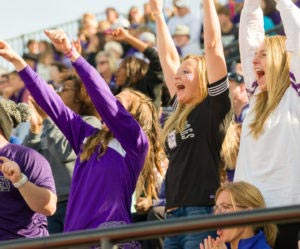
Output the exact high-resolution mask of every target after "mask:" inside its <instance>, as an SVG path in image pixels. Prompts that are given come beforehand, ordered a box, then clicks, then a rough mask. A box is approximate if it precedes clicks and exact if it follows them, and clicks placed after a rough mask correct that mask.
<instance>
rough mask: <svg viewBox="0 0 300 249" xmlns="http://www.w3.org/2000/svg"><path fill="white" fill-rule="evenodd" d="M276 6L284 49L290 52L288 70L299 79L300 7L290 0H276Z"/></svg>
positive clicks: (297, 80)
mask: <svg viewBox="0 0 300 249" xmlns="http://www.w3.org/2000/svg"><path fill="white" fill-rule="evenodd" d="M276 8H277V9H278V10H279V12H280V16H281V19H282V23H283V27H284V31H285V34H286V38H287V40H286V49H287V51H289V52H290V53H291V55H292V56H291V65H290V68H291V69H290V71H291V72H292V73H293V74H294V76H295V78H296V83H298V82H299V81H300V70H299V68H300V18H299V17H300V9H299V8H298V7H297V6H296V5H295V4H294V3H293V2H292V1H291V0H278V1H277V5H276Z"/></svg>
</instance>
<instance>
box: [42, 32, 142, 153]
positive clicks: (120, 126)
mask: <svg viewBox="0 0 300 249" xmlns="http://www.w3.org/2000/svg"><path fill="white" fill-rule="evenodd" d="M45 33H46V35H47V36H48V37H49V39H50V40H51V41H52V43H53V45H54V46H55V47H56V49H58V50H59V51H61V52H63V53H64V54H65V55H67V56H68V57H69V58H70V59H71V61H72V63H73V66H74V68H75V70H76V71H77V73H78V75H79V77H80V78H81V80H82V82H83V83H84V85H85V87H86V90H87V92H88V93H89V95H90V97H91V100H92V101H93V103H94V105H95V107H96V109H97V111H98V113H99V114H100V116H101V118H102V120H103V121H104V123H105V124H106V126H107V127H108V128H109V130H110V131H111V132H112V133H113V135H114V137H115V138H116V139H117V140H118V141H119V142H120V143H121V145H122V147H123V148H124V149H125V150H126V151H127V152H128V151H129V150H130V152H131V153H134V154H136V153H137V154H138V153H144V152H145V150H146V149H147V148H148V147H147V146H148V142H147V137H146V135H145V133H144V132H143V130H142V128H141V127H140V125H139V124H138V122H137V121H136V120H135V119H134V118H133V117H132V115H131V114H130V113H129V112H127V110H126V109H125V108H124V107H123V105H122V104H121V103H120V102H119V101H118V100H117V99H116V97H115V96H114V95H113V94H112V93H111V91H110V89H109V87H108V85H107V83H106V82H105V81H104V79H103V78H102V77H101V76H100V74H99V73H98V72H97V71H96V69H95V68H94V67H92V66H91V65H90V64H89V63H88V62H87V61H86V60H85V59H84V58H83V57H81V56H80V54H79V53H78V52H77V51H76V50H75V49H74V48H73V47H72V45H71V43H70V41H69V39H68V38H67V36H66V34H65V33H64V32H63V31H62V30H52V31H46V32H45ZM124 131H126V132H124Z"/></svg>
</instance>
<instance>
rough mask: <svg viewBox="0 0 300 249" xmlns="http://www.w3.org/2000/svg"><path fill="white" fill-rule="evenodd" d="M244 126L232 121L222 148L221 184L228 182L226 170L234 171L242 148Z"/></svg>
mask: <svg viewBox="0 0 300 249" xmlns="http://www.w3.org/2000/svg"><path fill="white" fill-rule="evenodd" d="M241 131H242V124H241V123H236V122H234V121H231V122H230V124H229V126H228V129H227V131H226V135H225V138H224V141H223V144H222V148H221V167H220V176H221V179H220V181H221V184H223V183H225V182H227V180H228V179H227V173H226V170H234V169H235V166H236V161H237V157H238V154H239V148H240V136H241Z"/></svg>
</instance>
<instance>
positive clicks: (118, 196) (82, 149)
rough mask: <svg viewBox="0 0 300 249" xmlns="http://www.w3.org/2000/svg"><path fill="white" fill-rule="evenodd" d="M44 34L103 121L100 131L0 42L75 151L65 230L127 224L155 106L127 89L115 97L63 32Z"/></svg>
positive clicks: (1, 51)
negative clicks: (68, 62) (69, 63)
mask: <svg viewBox="0 0 300 249" xmlns="http://www.w3.org/2000/svg"><path fill="white" fill-rule="evenodd" d="M45 33H46V35H47V36H48V37H49V38H50V40H51V41H52V43H53V45H54V46H55V47H56V49H57V50H59V51H61V52H64V54H65V56H66V57H68V58H70V60H71V61H72V64H73V66H74V68H75V70H76V71H77V73H78V75H79V77H80V78H81V80H82V81H83V83H84V84H85V87H86V89H87V91H88V93H89V95H90V97H91V99H92V101H93V103H94V105H95V107H96V109H97V111H98V113H99V115H100V116H101V118H102V120H103V122H104V125H103V129H102V130H99V129H97V128H94V127H93V126H91V125H89V124H87V123H86V122H84V121H83V120H82V118H81V117H80V116H79V115H77V114H76V113H74V112H73V111H72V110H70V109H69V108H68V107H66V106H65V105H64V103H63V102H62V100H61V98H60V97H59V96H58V95H57V94H56V93H55V91H54V90H53V89H51V88H50V87H49V86H48V85H47V83H46V82H45V81H44V80H43V79H41V78H40V77H39V76H38V75H37V74H36V73H35V72H34V71H33V70H32V69H31V68H30V67H29V66H28V65H27V64H26V63H25V61H24V60H23V59H22V58H21V57H20V56H19V55H18V54H16V52H15V51H13V50H12V49H11V47H10V46H9V45H8V44H7V43H6V42H4V41H0V56H2V57H3V58H4V59H6V60H8V61H10V62H12V63H13V65H14V66H15V68H16V70H17V71H18V72H19V74H20V76H21V77H22V79H23V80H24V82H25V84H26V87H27V88H28V90H29V91H30V92H31V94H32V96H33V97H34V99H35V100H36V102H37V103H38V104H39V105H40V106H41V107H42V108H43V109H44V111H45V112H46V113H47V114H48V115H49V116H50V117H51V119H52V120H53V121H54V122H55V124H56V125H57V126H58V127H59V128H60V130H61V131H62V132H63V133H64V135H65V136H66V137H67V139H68V140H69V142H70V144H71V145H72V147H73V149H74V151H75V153H76V154H77V155H78V157H77V160H76V164H75V168H74V174H73V179H72V184H71V190H70V196H69V202H68V208H67V214H66V221H65V228H64V231H74V230H82V229H89V228H97V227H99V226H100V227H111V226H118V225H121V224H126V223H130V222H131V216H130V205H131V196H132V194H133V192H134V189H135V186H136V182H137V178H138V176H139V173H140V171H141V169H142V167H143V165H144V161H145V158H146V155H147V153H148V141H147V135H146V134H145V132H146V133H147V132H149V131H151V129H152V127H153V126H154V125H155V124H154V123H155V120H157V119H156V116H155V111H154V107H153V105H152V103H151V101H150V99H149V98H147V97H146V96H144V95H142V94H140V93H138V92H135V91H133V90H130V89H128V90H126V91H123V92H122V93H120V94H119V95H118V96H117V97H114V96H113V94H112V93H111V91H110V89H109V87H108V85H107V84H106V82H105V81H104V80H103V78H102V77H101V76H100V74H99V73H98V72H97V71H96V70H95V69H94V68H93V67H92V66H91V65H89V64H88V63H87V62H86V60H85V59H84V58H83V57H81V56H80V54H79V53H78V52H77V51H76V50H75V49H74V47H73V46H72V45H71V43H70V41H69V39H68V38H67V36H66V34H65V33H64V32H63V31H62V30H52V31H46V32H45ZM137 121H138V122H137ZM142 127H143V128H144V130H145V132H144V131H143V129H142Z"/></svg>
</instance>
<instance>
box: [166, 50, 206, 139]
mask: <svg viewBox="0 0 300 249" xmlns="http://www.w3.org/2000/svg"><path fill="white" fill-rule="evenodd" d="M188 59H193V60H195V61H196V62H197V69H198V75H199V88H200V94H201V96H200V98H199V100H198V101H197V102H196V103H194V104H192V105H185V104H180V103H179V104H178V107H177V109H176V111H175V112H174V113H173V114H172V115H171V116H170V117H169V118H168V120H167V121H166V123H165V126H164V129H163V132H162V139H163V141H165V140H166V138H167V136H168V134H169V133H170V131H172V130H175V131H176V132H180V131H182V130H183V129H184V125H185V123H186V121H187V117H188V115H189V114H190V113H191V112H192V110H194V108H195V107H196V106H197V105H198V104H199V103H201V102H202V101H203V100H204V99H205V98H206V97H207V95H208V88H207V86H208V78H207V70H206V61H205V57H204V56H195V55H188V56H186V57H185V58H184V59H183V61H186V60H188Z"/></svg>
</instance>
